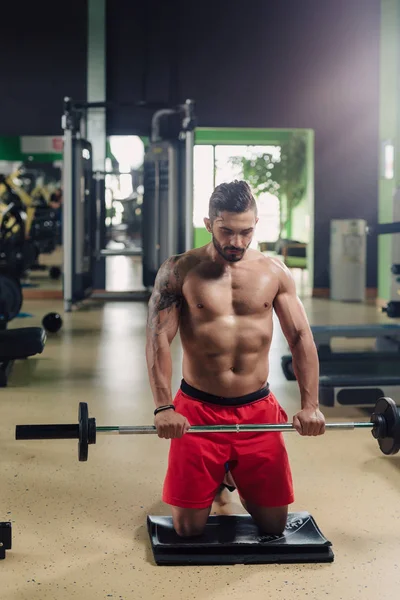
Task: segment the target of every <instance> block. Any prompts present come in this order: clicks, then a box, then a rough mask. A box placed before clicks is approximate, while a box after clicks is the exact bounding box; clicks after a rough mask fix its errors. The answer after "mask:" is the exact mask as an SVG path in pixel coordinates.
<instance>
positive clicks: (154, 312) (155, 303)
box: [148, 257, 182, 330]
mask: <svg viewBox="0 0 400 600" xmlns="http://www.w3.org/2000/svg"><path fill="white" fill-rule="evenodd" d="M177 263H178V257H172V258H170V259H169V260H168V261H167V262H166V263H164V265H163V266H162V267H161V269H160V271H159V272H158V275H157V279H156V284H155V287H154V290H153V294H152V296H151V298H150V302H149V310H148V325H149V327H150V328H151V329H161V330H162V323H161V319H160V315H159V313H160V312H161V311H164V310H166V311H167V313H170V312H171V311H172V310H173V309H174V308H175V309H180V308H181V305H182V296H181V293H180V289H181V284H182V281H181V274H180V271H179V268H178V264H177Z"/></svg>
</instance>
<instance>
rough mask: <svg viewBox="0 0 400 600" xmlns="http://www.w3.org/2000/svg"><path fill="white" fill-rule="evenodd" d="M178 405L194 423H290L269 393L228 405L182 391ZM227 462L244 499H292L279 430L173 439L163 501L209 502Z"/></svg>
mask: <svg viewBox="0 0 400 600" xmlns="http://www.w3.org/2000/svg"><path fill="white" fill-rule="evenodd" d="M174 404H175V407H176V411H177V412H179V413H181V414H183V415H185V416H186V417H187V419H188V421H189V423H190V425H218V424H224V425H225V424H226V425H232V424H234V425H236V424H237V423H239V424H244V423H286V422H287V415H286V412H285V411H284V410H283V408H282V407H281V406H280V404H279V403H278V401H277V400H276V398H275V396H274V395H273V394H272V393H271V392H269V393H268V395H267V396H264V397H263V398H261V399H257V400H256V401H253V402H251V403H247V404H241V405H236V406H226V405H220V404H211V403H209V402H206V401H204V400H198V399H195V398H193V397H191V396H189V395H188V394H186V393H184V392H183V391H182V390H181V389H180V390H179V391H178V393H177V394H176V397H175V400H174ZM227 463H228V465H229V470H230V472H231V473H232V476H233V478H234V480H235V484H236V486H237V489H238V492H239V494H240V496H241V497H242V498H243V499H244V500H246V501H248V502H251V503H254V504H257V505H259V506H271V507H273V506H286V505H288V504H291V503H292V502H293V501H294V495H293V482H292V475H291V470H290V466H289V459H288V455H287V452H286V448H285V444H284V440H283V435H282V433H280V432H264V433H263V432H255V433H253V432H240V433H204V434H203V433H187V434H185V435H184V436H183V437H182V438H177V439H173V440H171V446H170V451H169V459H168V470H167V475H166V478H165V482H164V489H163V497H162V499H163V501H164V502H166V503H167V504H170V505H172V506H177V507H180V508H197V509H200V508H207V507H209V506H211V504H212V502H213V500H214V497H215V495H216V493H217V491H218V489H219V486H220V485H221V483H222V481H223V479H224V476H225V472H226V465H227Z"/></svg>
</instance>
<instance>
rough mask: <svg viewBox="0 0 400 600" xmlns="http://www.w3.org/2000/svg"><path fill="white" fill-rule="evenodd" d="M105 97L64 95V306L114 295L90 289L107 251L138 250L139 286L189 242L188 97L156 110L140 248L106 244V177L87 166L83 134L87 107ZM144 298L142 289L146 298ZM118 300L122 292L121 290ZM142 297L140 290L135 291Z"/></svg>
mask: <svg viewBox="0 0 400 600" xmlns="http://www.w3.org/2000/svg"><path fill="white" fill-rule="evenodd" d="M99 106H101V107H106V106H107V104H106V103H89V102H87V103H74V102H73V101H72V99H71V98H65V100H64V114H63V118H62V127H63V130H64V156H63V158H64V163H63V199H64V208H63V210H64V213H63V244H64V269H63V271H64V286H63V294H64V309H65V311H66V312H69V311H71V310H72V307H73V305H75V304H77V303H79V302H81V301H83V300H84V299H85V298H88V297H93V298H95V299H96V298H97V299H100V298H101V299H107V298H112V299H113V300H116V299H119V297H118V296H116V295H115V294H110V295H108V294H107V293H106V294H105V295H102V294H101V293H99V292H97V293H94V289H95V273H96V267H97V266H98V265H99V262H100V261H101V260H103V259H104V258H105V257H107V256H133V255H138V254H139V255H141V256H142V262H143V285H144V287H145V288H146V289H147V290H148V289H149V288H151V287H152V286H153V284H154V280H155V276H156V273H157V271H158V269H159V267H160V266H161V264H162V263H163V262H164V261H165V260H166V259H167V258H168V257H169V256H170V255H172V254H177V253H181V252H184V251H186V250H188V249H190V248H192V247H193V148H194V129H195V114H194V102H193V101H192V100H187V101H186V102H185V103H184V104H182V105H179V106H177V107H176V108H168V109H160V110H158V111H156V112H155V114H154V115H153V119H152V124H151V136H150V140H151V141H150V144H149V145H148V147H147V149H146V153H145V159H144V195H143V218H142V240H143V248H142V249H141V250H139V251H138V249H136V248H133V249H132V248H123V249H118V250H114V249H109V248H105V247H104V246H105V238H106V235H105V176H106V175H107V172H106V171H93V168H92V145H91V143H90V141H89V140H87V139H85V135H86V129H87V127H86V124H87V123H86V121H87V112H88V110H90V109H91V108H97V107H99ZM148 296H149V291H147V292H146V294H145V298H146V299H147V298H148ZM121 298H122V299H126V298H127V295H126V294H123V295H122V296H121ZM140 299H143V294H140Z"/></svg>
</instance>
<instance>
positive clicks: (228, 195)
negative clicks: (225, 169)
mask: <svg viewBox="0 0 400 600" xmlns="http://www.w3.org/2000/svg"><path fill="white" fill-rule="evenodd" d="M224 210H226V211H228V212H236V213H242V212H246V211H248V210H253V211H254V213H255V215H256V216H257V204H256V201H255V199H254V196H253V194H252V192H251V189H250V186H249V184H248V183H246V182H245V181H237V180H235V181H232V182H231V183H221V184H220V185H218V186H217V187H216V188H215V190H214V191H213V193H212V194H211V198H210V204H209V208H208V216H209V218H210V219H211V221H214V219H216V217H218V215H220V214H221V212H223V211H224Z"/></svg>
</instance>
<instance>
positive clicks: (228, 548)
mask: <svg viewBox="0 0 400 600" xmlns="http://www.w3.org/2000/svg"><path fill="white" fill-rule="evenodd" d="M147 528H148V532H149V536H150V541H151V547H152V550H153V555H154V560H155V562H156V564H157V565H163V566H165V565H234V564H268V563H310V562H311V563H327V562H332V561H333V560H334V554H333V551H332V548H331V546H332V544H331V542H330V541H328V540H327V539H326V538H325V536H324V535H323V534H322V533H321V531H320V529H319V527H318V526H317V524H316V522H315V520H314V519H313V517H312V516H311V515H310V514H309V513H308V512H298V513H289V515H288V520H287V524H286V528H285V532H284V534H283V536H281V537H277V536H266V535H264V534H263V533H262V532H261V531H260V530H259V529H258V527H257V526H256V525H255V523H254V521H253V519H252V518H251V517H250V515H219V516H211V517H209V519H208V521H207V525H206V528H205V531H204V533H203V534H202V535H201V536H199V537H195V538H194V537H193V538H181V537H179V536H178V535H177V534H176V533H175V530H174V528H173V525H172V517H165V516H150V515H149V516H148V517H147Z"/></svg>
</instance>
